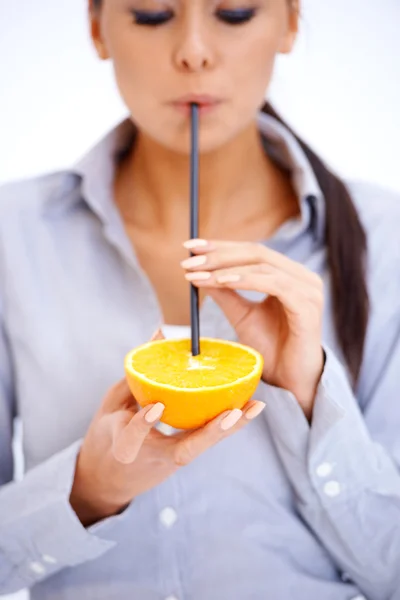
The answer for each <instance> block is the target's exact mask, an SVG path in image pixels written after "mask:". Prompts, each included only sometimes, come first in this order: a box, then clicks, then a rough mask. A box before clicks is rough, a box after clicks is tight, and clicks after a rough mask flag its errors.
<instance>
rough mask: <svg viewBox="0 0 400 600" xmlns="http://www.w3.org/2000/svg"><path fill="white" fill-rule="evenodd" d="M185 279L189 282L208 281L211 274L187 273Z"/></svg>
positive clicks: (204, 272) (203, 272)
mask: <svg viewBox="0 0 400 600" xmlns="http://www.w3.org/2000/svg"><path fill="white" fill-rule="evenodd" d="M185 278H186V279H187V280H188V281H207V279H210V278H211V273H207V272H206V271H198V272H197V273H186V274H185Z"/></svg>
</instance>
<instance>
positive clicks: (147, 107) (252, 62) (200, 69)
mask: <svg viewBox="0 0 400 600" xmlns="http://www.w3.org/2000/svg"><path fill="white" fill-rule="evenodd" d="M253 6H256V7H257V12H256V15H255V17H254V18H253V19H252V20H251V21H249V22H247V23H246V24H244V25H240V26H232V25H228V24H226V23H223V22H221V20H220V19H219V18H217V14H219V13H217V12H216V11H218V10H220V9H230V10H233V9H238V8H251V7H253ZM132 9H140V10H146V11H153V12H154V11H160V10H162V11H165V10H169V11H171V14H172V18H171V20H170V21H168V22H167V23H165V24H163V25H160V26H158V27H157V28H154V27H146V26H141V25H137V24H135V23H134V20H133V18H132V14H131V10H132ZM298 13H299V6H298V3H297V2H288V1H286V0H103V5H102V7H101V9H96V10H95V9H94V7H93V6H92V5H91V4H90V23H91V35H92V39H93V42H94V45H95V48H96V50H97V53H98V55H99V57H100V58H101V59H103V60H108V59H110V60H111V61H112V64H113V68H114V72H115V76H116V81H117V85H118V88H119V91H120V93H121V96H122V98H123V100H124V102H125V104H126V106H127V108H128V110H129V113H130V115H131V118H132V120H133V122H134V123H135V125H136V127H137V130H138V137H137V141H136V144H135V147H134V150H133V151H132V152H131V154H130V155H129V156H128V157H127V158H126V160H125V161H124V162H123V163H122V164H121V165H120V166H119V168H118V169H117V173H116V178H115V189H114V191H115V202H116V204H117V207H118V209H119V210H120V213H121V216H122V218H123V220H124V223H125V227H126V231H127V234H128V235H129V237H130V239H131V241H132V244H133V245H134V247H135V251H136V252H137V254H138V256H139V259H140V262H141V264H142V267H143V268H144V270H145V271H146V273H147V275H148V276H149V279H150V281H151V283H152V284H153V286H154V289H155V291H156V293H157V295H158V298H159V301H160V305H161V307H162V309H163V312H164V316H165V315H167V317H169V319H170V322H175V323H177V322H178V321H177V319H178V318H179V316H181V317H182V315H183V319H184V321H185V322H189V321H188V313H187V306H188V302H187V289H188V285H187V281H191V282H192V283H193V284H194V285H196V286H198V287H199V288H200V290H201V292H202V293H203V294H204V293H207V294H209V295H211V296H212V297H213V299H214V300H215V301H216V302H217V303H218V304H219V306H220V307H221V308H222V310H223V311H224V313H225V314H226V316H227V318H228V319H229V321H230V322H231V324H232V325H233V327H234V328H235V330H236V333H237V336H238V339H239V341H240V342H242V343H244V344H248V345H250V346H252V347H254V348H256V349H257V350H259V351H260V352H261V353H262V354H263V356H264V360H265V368H264V373H263V378H264V380H265V381H266V382H268V383H271V384H273V385H277V386H279V387H282V388H284V389H287V390H289V391H290V392H292V393H293V395H294V396H295V398H296V399H297V401H298V402H299V404H300V406H301V407H302V409H303V411H304V414H305V417H306V418H307V419H308V420H311V418H312V410H313V403H314V398H315V394H316V389H317V386H318V383H319V381H320V377H321V374H322V372H323V365H324V356H323V351H322V347H321V328H322V309H323V286H322V282H321V280H320V279H319V277H318V276H316V275H315V274H313V273H311V272H310V271H308V270H307V269H306V268H305V267H303V266H302V265H300V264H298V263H296V262H294V261H292V260H290V259H288V258H286V257H285V256H282V255H280V254H278V253H276V252H272V251H271V250H269V249H267V248H265V247H264V246H262V245H261V244H260V243H258V240H260V239H265V238H266V237H267V236H268V235H271V234H272V233H273V232H274V231H275V230H276V228H277V227H279V225H281V224H282V223H283V222H285V221H286V220H287V219H288V218H290V217H291V216H293V215H296V214H298V213H299V205H298V200H297V198H296V196H295V194H294V191H293V189H292V187H291V184H290V181H289V179H288V178H287V176H286V175H284V174H283V173H282V172H281V171H280V170H279V169H278V168H277V167H276V165H275V164H273V163H272V162H271V161H270V160H269V158H268V157H267V156H266V155H265V153H264V151H263V149H262V147H261V143H260V139H259V134H258V131H257V126H256V122H255V117H256V114H257V112H258V110H259V108H260V106H261V105H262V104H263V101H264V96H265V90H266V89H267V88H268V86H269V83H270V79H271V76H272V71H273V66H274V63H275V60H276V57H277V56H278V55H279V54H280V53H288V52H290V51H291V49H292V47H293V44H294V41H295V38H296V33H297V28H298ZM239 91H240V93H238V92H239ZM189 93H202V94H204V93H207V94H211V95H213V96H217V97H219V98H220V99H221V102H220V104H219V105H218V106H217V108H216V109H215V110H214V111H212V112H211V113H209V114H207V115H202V116H201V119H200V152H201V165H200V166H201V169H200V174H201V175H200V197H201V210H200V231H201V232H202V239H201V240H186V241H185V239H184V237H182V236H183V234H182V232H184V231H186V229H187V223H188V210H189V209H188V202H187V193H188V192H187V186H188V172H189V150H190V143H189V142H190V136H189V134H190V123H189V118H188V116H187V115H185V114H184V113H183V112H182V111H180V110H177V108H176V107H175V106H173V105H171V101H173V100H175V99H177V98H179V97H182V96H184V95H187V94H189ZM244 157H245V160H246V169H243V161H244ZM132 189H134V190H135V202H132V197H131V190H132ZM183 242H184V243H183ZM161 244H162V247H163V248H164V249H165V248H168V253H167V254H168V256H167V258H165V259H163V258H161V254H165V253H166V252H165V251H164V252H163V253H160V245H161ZM188 250H190V251H191V252H193V254H195V256H194V257H193V258H190V259H187V258H186V257H187V253H188ZM163 260H164V262H163ZM171 289H173V290H174V292H173V294H172V295H171ZM237 290H256V291H258V292H263V293H265V294H268V296H267V298H266V299H265V300H264V301H263V302H261V303H257V304H252V303H249V302H248V301H246V300H244V299H243V298H241V297H240V296H239V295H238V294H237ZM174 310H175V311H176V312H175V313H174ZM185 311H186V312H185ZM158 335H159V334H158ZM262 409H263V404H262V403H260V402H257V401H252V402H249V404H248V405H247V406H246V407H245V409H244V411H243V412H242V411H233V412H231V413H227V414H224V415H221V416H220V417H219V418H217V419H215V420H214V421H213V422H211V423H209V424H208V425H206V426H205V427H204V428H201V429H199V430H198V431H195V432H186V433H183V434H178V435H176V436H172V437H166V436H163V435H162V434H160V433H159V432H157V431H155V430H154V429H153V425H154V423H155V422H156V421H157V420H158V419H159V418H160V416H161V414H162V410H163V406H162V405H161V404H160V403H158V404H157V405H155V406H152V407H147V408H146V409H144V410H140V409H139V407H137V405H136V403H135V401H134V399H133V398H132V396H131V395H130V393H129V390H128V388H127V385H126V382H125V381H122V382H120V383H119V384H117V385H116V386H115V387H114V388H112V390H110V392H109V393H108V395H107V397H106V398H105V399H104V401H103V403H102V405H101V407H100V409H99V412H98V413H97V415H96V416H95V418H94V420H93V422H92V424H91V426H90V428H89V431H88V434H87V436H86V438H85V440H84V442H83V446H82V450H81V452H80V455H79V458H78V462H77V468H76V474H75V481H74V486H73V489H72V494H71V504H72V506H73V507H74V508H75V510H76V512H77V514H78V516H79V517H80V518H81V520H82V522H84V523H85V524H88V523H91V522H94V521H95V520H97V519H99V518H102V517H105V516H108V515H111V514H114V513H115V512H117V511H119V510H121V508H123V507H124V506H126V505H127V504H128V503H129V502H130V501H131V500H132V499H133V498H134V497H135V496H137V495H138V494H140V493H143V492H144V491H146V490H148V489H150V488H151V487H154V486H156V485H157V484H159V483H160V482H161V481H163V480H164V479H165V478H167V477H169V476H170V475H171V474H173V473H174V472H175V471H176V469H178V468H181V467H182V466H184V465H186V464H188V463H189V462H190V461H191V460H193V459H195V458H196V457H197V456H198V455H199V454H200V453H202V452H204V451H205V450H207V449H208V448H210V447H211V446H212V445H213V444H215V443H217V442H219V441H221V440H222V439H224V438H225V437H226V436H227V435H231V434H232V433H234V432H236V431H238V430H239V429H240V428H242V427H244V426H245V425H246V423H248V422H249V421H250V420H251V419H253V418H255V417H256V416H258V415H259V414H260V412H261V411H262Z"/></svg>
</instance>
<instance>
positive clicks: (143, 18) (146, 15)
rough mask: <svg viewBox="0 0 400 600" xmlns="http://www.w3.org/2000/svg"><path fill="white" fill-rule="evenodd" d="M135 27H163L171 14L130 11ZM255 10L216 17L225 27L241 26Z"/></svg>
mask: <svg viewBox="0 0 400 600" xmlns="http://www.w3.org/2000/svg"><path fill="white" fill-rule="evenodd" d="M132 14H133V17H134V19H135V23H136V25H146V26H148V27H157V26H159V25H164V24H165V23H167V22H168V21H170V20H171V19H172V18H173V16H174V15H173V12H172V11H169V10H166V11H162V12H147V11H140V10H133V11H132ZM255 14H256V9H255V8H241V9H238V10H218V11H217V12H216V16H217V18H218V19H220V20H221V21H223V22H225V23H226V24H227V25H243V24H244V23H247V22H248V21H251V19H252V18H253V17H254V16H255Z"/></svg>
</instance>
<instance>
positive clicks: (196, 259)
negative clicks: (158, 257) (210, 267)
mask: <svg viewBox="0 0 400 600" xmlns="http://www.w3.org/2000/svg"><path fill="white" fill-rule="evenodd" d="M206 262H207V256H204V255H203V256H192V258H187V259H186V260H183V261H182V262H181V267H183V268H184V269H192V268H193V267H200V266H201V265H205V264H206Z"/></svg>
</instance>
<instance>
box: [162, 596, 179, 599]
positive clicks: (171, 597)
mask: <svg viewBox="0 0 400 600" xmlns="http://www.w3.org/2000/svg"><path fill="white" fill-rule="evenodd" d="M165 600H178V598H177V597H176V596H168V598H165Z"/></svg>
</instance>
